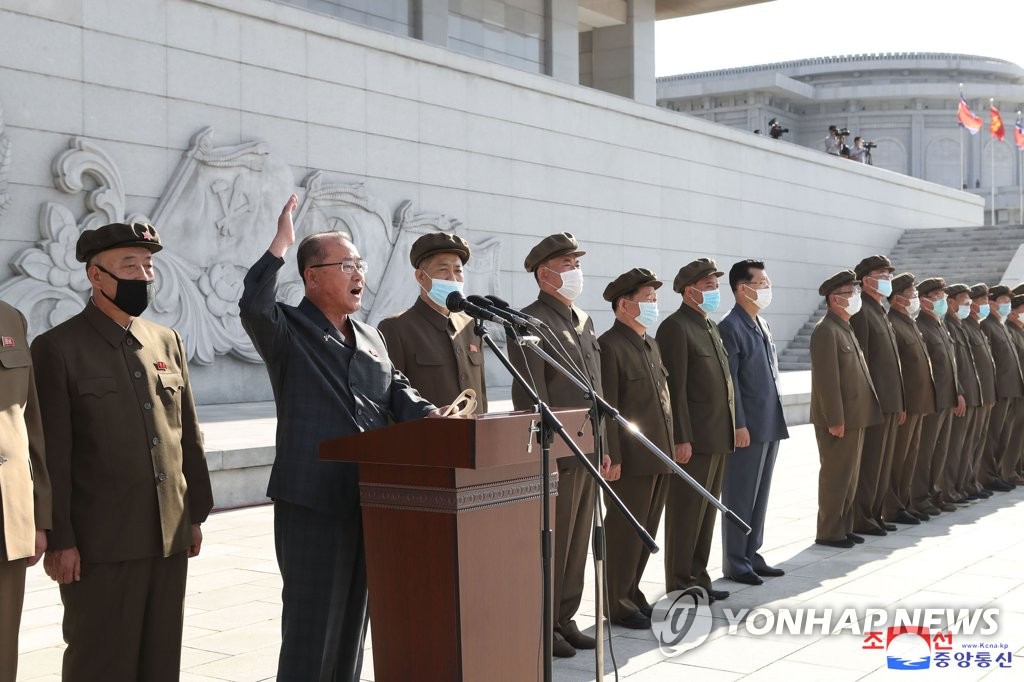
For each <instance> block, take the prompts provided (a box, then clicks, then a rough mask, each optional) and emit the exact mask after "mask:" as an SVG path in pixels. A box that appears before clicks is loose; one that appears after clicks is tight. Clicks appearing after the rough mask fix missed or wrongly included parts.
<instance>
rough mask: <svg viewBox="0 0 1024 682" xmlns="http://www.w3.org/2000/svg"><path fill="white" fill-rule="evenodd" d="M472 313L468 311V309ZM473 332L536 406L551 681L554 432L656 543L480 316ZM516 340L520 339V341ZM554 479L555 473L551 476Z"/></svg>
mask: <svg viewBox="0 0 1024 682" xmlns="http://www.w3.org/2000/svg"><path fill="white" fill-rule="evenodd" d="M470 314H472V313H470ZM505 328H506V329H507V330H508V331H509V332H510V333H511V335H512V336H513V337H514V338H516V339H519V338H520V337H519V330H518V329H517V328H516V325H513V324H511V323H507V322H506V323H505ZM474 331H475V332H476V334H477V336H479V337H480V338H481V339H483V342H484V344H485V345H486V346H487V347H488V348H490V349H491V352H493V353H494V355H495V357H497V358H498V360H499V361H500V362H501V364H502V365H504V366H505V369H506V370H508V372H509V374H511V375H512V379H513V380H514V381H515V382H516V384H518V385H519V387H520V388H522V389H523V390H525V391H526V394H527V395H528V396H529V397H530V400H531V401H533V403H534V404H535V405H536V406H537V412H538V413H539V414H540V417H541V419H540V428H539V430H538V431H537V439H538V441H539V442H540V446H541V488H542V492H541V499H542V506H541V565H542V570H543V575H542V576H541V592H542V597H543V623H542V633H543V640H544V646H543V655H544V671H543V672H544V677H543V679H544V682H551V675H552V672H551V647H552V639H553V637H554V615H553V603H552V594H551V592H552V588H551V557H552V537H551V490H550V486H551V466H550V462H551V443H552V442H553V440H554V435H555V434H558V436H559V437H560V438H561V439H562V440H563V441H564V442H565V444H566V445H567V446H568V447H569V449H570V450H571V451H572V452H573V454H574V455H576V458H577V459H578V460H580V462H581V463H582V464H583V466H584V468H585V469H587V470H588V472H589V473H590V475H591V476H593V477H594V478H595V479H596V480H597V481H598V483H599V484H600V485H601V487H602V489H603V490H605V491H606V492H607V493H608V495H609V497H610V499H611V500H612V501H613V502H614V503H615V505H616V506H617V507H618V508H619V511H621V512H622V513H623V514H624V515H625V516H626V518H627V519H628V520H629V521H630V523H631V524H632V525H633V528H634V529H635V530H636V532H637V533H638V534H639V535H640V539H641V540H642V541H643V543H644V544H645V545H646V546H647V548H648V549H649V550H650V551H651V552H652V553H653V552H657V551H658V545H657V544H656V543H655V542H654V538H652V537H651V536H650V534H649V533H648V532H647V531H646V530H645V529H644V527H643V526H641V525H640V523H639V522H638V521H637V520H636V518H634V517H633V515H632V514H630V512H629V510H628V509H626V506H625V505H624V504H623V503H622V500H620V499H619V498H618V496H617V495H616V494H615V492H614V491H613V490H612V489H611V488H610V487H608V483H607V481H605V480H604V479H603V478H602V477H601V474H600V473H598V471H597V469H595V468H594V465H593V464H591V463H590V460H588V459H587V457H586V455H584V454H583V452H581V451H580V449H579V447H578V446H577V445H576V443H575V442H573V440H572V438H571V437H570V436H569V434H568V433H566V431H565V427H564V426H563V425H562V423H561V422H560V421H559V419H558V417H556V416H555V413H554V412H552V411H551V408H550V407H549V406H548V405H547V403H545V402H544V401H542V400H541V399H540V396H539V395H537V392H536V391H535V390H533V387H532V386H531V385H530V384H529V382H528V381H526V379H524V378H523V376H522V375H521V374H520V373H519V372H518V371H517V370H516V368H515V367H514V366H513V365H512V362H511V361H510V360H509V359H508V357H507V356H506V355H505V354H504V353H503V352H502V351H501V349H500V348H498V345H497V344H496V343H495V342H494V340H493V339H492V338H491V336H490V333H489V332H488V331H487V328H486V327H485V326H484V323H483V320H482V319H481V318H479V317H476V326H475V328H474ZM520 343H522V342H521V341H520ZM555 480H556V481H557V480H558V478H557V476H556V477H555Z"/></svg>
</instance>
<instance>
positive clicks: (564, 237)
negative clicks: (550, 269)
mask: <svg viewBox="0 0 1024 682" xmlns="http://www.w3.org/2000/svg"><path fill="white" fill-rule="evenodd" d="M585 253H586V251H580V245H579V242H577V241H576V237H574V236H572V235H571V234H569V233H568V232H559V233H558V234H553V235H550V236H548V237H544V239H542V240H540V243H539V244H537V246H535V247H533V248H532V249H530V253H528V254H526V260H524V261H523V267H524V268H526V271H527V272H533V271H535V270H536V269H537V268H538V266H540V264H541V263H543V262H545V261H549V260H551V259H552V258H555V257H557V256H582V255H583V254H585Z"/></svg>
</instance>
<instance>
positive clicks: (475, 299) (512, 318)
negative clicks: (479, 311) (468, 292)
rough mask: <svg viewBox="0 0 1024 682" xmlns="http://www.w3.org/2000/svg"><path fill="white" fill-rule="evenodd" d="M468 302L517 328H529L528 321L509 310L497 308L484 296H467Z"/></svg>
mask: <svg viewBox="0 0 1024 682" xmlns="http://www.w3.org/2000/svg"><path fill="white" fill-rule="evenodd" d="M466 300H467V301H469V302H470V303H472V304H473V305H477V306H480V307H481V308H483V309H484V310H487V311H488V312H491V313H493V314H495V315H497V316H498V317H500V318H501V319H503V320H506V321H507V322H508V323H509V324H514V325H516V326H519V327H523V328H525V327H526V326H527V323H526V320H524V319H523V318H521V317H519V316H518V315H516V314H515V313H513V312H511V311H509V310H503V309H501V308H497V307H495V306H494V305H493V304H492V303H491V302H490V301H488V300H487V299H486V298H484V297H483V296H477V295H475V294H474V295H472V296H467V297H466Z"/></svg>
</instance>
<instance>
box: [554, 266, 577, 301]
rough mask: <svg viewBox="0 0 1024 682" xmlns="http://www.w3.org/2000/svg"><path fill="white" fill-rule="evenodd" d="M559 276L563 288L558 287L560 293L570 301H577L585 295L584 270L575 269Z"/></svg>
mask: <svg viewBox="0 0 1024 682" xmlns="http://www.w3.org/2000/svg"><path fill="white" fill-rule="evenodd" d="M548 269H549V270H550V268H548ZM551 272H554V270H551ZM557 274H559V275H561V277H562V286H560V287H558V293H559V294H561V295H562V296H563V297H564V298H566V299H568V300H570V301H575V300H576V298H577V297H578V296H579V295H580V294H581V293H583V269H582V268H575V269H573V270H566V271H565V272H560V273H557Z"/></svg>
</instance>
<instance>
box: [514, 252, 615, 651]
mask: <svg viewBox="0 0 1024 682" xmlns="http://www.w3.org/2000/svg"><path fill="white" fill-rule="evenodd" d="M585 253H586V251H581V250H580V247H579V243H578V242H577V241H576V238H575V237H573V236H572V235H571V234H569V233H568V232H562V233H560V234H553V235H551V236H549V237H545V238H544V239H542V240H541V241H540V243H538V244H537V245H536V246H534V247H533V248H532V249H531V250H530V253H529V254H527V256H526V259H525V260H524V261H523V267H525V268H526V271H527V272H532V273H533V276H534V279H535V280H536V282H537V286H538V287H539V288H540V294H539V295H538V296H537V300H536V301H534V302H533V303H531V304H530V305H528V306H526V307H525V308H523V312H525V313H527V314H528V315H532V316H533V317H536V318H537V319H539V320H542V321H543V322H544V323H545V324H546V325H547V329H546V330H545V331H544V334H543V336H542V339H541V344H542V346H543V348H544V350H545V351H547V353H548V354H549V355H551V356H553V357H555V358H558V357H560V356H561V355H562V354H563V353H567V354H568V355H569V357H570V358H571V360H572V362H573V363H574V364H575V365H576V366H578V367H579V368H580V370H582V371H583V372H584V373H585V374H586V376H585V377H584V380H585V381H587V382H589V384H590V385H591V386H593V387H594V389H595V390H596V391H597V392H598V393H602V394H603V392H602V390H601V353H600V346H599V345H598V342H597V334H595V333H594V322H593V320H591V319H590V316H588V315H587V314H586V313H585V312H583V311H582V310H581V309H580V308H578V307H576V306H575V305H574V304H573V301H574V300H575V299H576V297H577V296H579V294H580V292H582V290H583V270H582V269H581V268H580V262H579V257H580V256H582V255H584V254H585ZM563 349H564V350H563ZM509 355H510V356H511V359H512V363H513V364H514V365H515V367H516V369H517V370H519V372H520V374H522V375H523V376H524V377H525V378H526V380H527V381H530V380H531V379H532V381H533V382H534V388H535V389H536V391H537V394H538V395H539V396H540V399H541V400H543V401H544V402H545V403H547V404H548V405H550V406H551V407H588V408H589V407H590V406H591V404H590V401H589V400H588V399H587V398H586V396H585V395H584V394H583V391H581V390H580V389H579V388H578V387H577V386H576V385H575V384H573V383H572V382H571V381H569V379H567V378H566V377H564V376H562V374H561V373H560V372H558V370H556V369H554V368H553V367H551V366H550V365H548V364H547V363H545V362H544V360H543V359H541V358H540V357H539V356H538V355H537V354H536V353H533V352H532V351H530V350H529V349H525V348H520V347H514V348H512V349H510V353H509ZM512 403H513V405H515V408H516V409H517V410H526V409H532V408H533V404H532V403H531V402H530V398H529V396H527V395H526V392H525V391H523V390H522V389H521V388H519V387H518V386H516V385H513V386H512ZM610 467H611V459H610V458H609V457H608V455H607V454H604V455H603V457H602V462H601V472H602V473H603V474H605V475H606V477H607V475H608V471H609V469H610ZM596 490H597V484H596V483H595V482H594V480H593V479H591V478H590V475H589V474H588V473H587V472H586V471H585V470H584V469H583V467H582V465H581V464H580V463H579V462H578V461H576V458H575V457H573V456H569V457H562V458H560V459H559V460H558V496H557V497H556V498H555V561H554V566H553V571H554V589H553V593H554V594H553V597H554V615H555V623H554V643H553V645H552V649H551V651H552V653H553V654H554V655H555V656H560V657H562V658H566V657H569V656H575V655H576V649H593V648H594V647H595V646H596V642H594V638H593V637H590V636H588V635H584V634H583V633H581V632H580V630H579V628H578V627H577V626H576V621H574V620H573V616H575V615H576V610H577V609H579V607H580V601H581V600H582V599H583V578H584V569H585V568H586V562H587V550H588V548H589V547H590V529H591V528H592V527H593V519H594V498H595V492H596Z"/></svg>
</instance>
